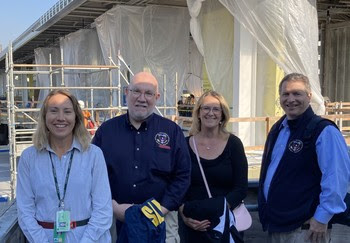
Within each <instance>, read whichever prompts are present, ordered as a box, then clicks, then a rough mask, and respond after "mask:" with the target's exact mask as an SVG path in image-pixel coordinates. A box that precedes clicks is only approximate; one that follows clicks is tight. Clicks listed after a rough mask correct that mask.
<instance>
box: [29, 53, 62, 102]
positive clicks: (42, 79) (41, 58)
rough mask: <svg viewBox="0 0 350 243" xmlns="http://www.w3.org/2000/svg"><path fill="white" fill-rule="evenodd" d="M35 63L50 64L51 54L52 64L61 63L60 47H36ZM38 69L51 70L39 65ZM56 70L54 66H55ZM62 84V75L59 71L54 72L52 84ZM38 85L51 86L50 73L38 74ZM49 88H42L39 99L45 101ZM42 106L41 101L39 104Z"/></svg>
mask: <svg viewBox="0 0 350 243" xmlns="http://www.w3.org/2000/svg"><path fill="white" fill-rule="evenodd" d="M34 54H35V63H36V64H49V63H50V55H51V63H52V64H60V58H61V54H60V49H59V48H58V47H46V48H36V49H35V50H34ZM37 70H38V71H49V68H48V67H37ZM53 70H54V68H53ZM60 84H61V75H60V73H58V72H53V74H52V85H53V86H59V85H60ZM36 86H37V87H49V86H50V75H49V74H38V75H37V76H36ZM48 93H49V90H48V89H41V90H40V91H39V97H38V101H41V102H42V101H43V100H44V99H45V97H46V96H47V94H48ZM38 106H39V107H40V106H41V103H39V104H38Z"/></svg>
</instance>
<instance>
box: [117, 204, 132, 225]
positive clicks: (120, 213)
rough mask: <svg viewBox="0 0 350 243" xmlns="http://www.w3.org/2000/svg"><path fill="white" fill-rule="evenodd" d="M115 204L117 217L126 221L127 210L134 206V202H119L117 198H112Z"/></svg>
mask: <svg viewBox="0 0 350 243" xmlns="http://www.w3.org/2000/svg"><path fill="white" fill-rule="evenodd" d="M112 205H113V213H114V215H115V217H116V218H117V219H118V220H119V221H121V222H124V220H125V211H126V210H127V209H128V208H130V207H131V206H132V204H128V203H124V204H119V203H117V202H116V201H115V200H112Z"/></svg>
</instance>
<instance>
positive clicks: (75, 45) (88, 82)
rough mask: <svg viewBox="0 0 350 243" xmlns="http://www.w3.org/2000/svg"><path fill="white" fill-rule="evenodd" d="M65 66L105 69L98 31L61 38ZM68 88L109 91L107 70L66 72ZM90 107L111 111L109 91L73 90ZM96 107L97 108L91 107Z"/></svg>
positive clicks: (88, 30) (84, 31) (65, 80)
mask: <svg viewBox="0 0 350 243" xmlns="http://www.w3.org/2000/svg"><path fill="white" fill-rule="evenodd" d="M60 46H61V48H62V50H63V62H64V64H72V65H96V66H99V65H104V63H105V62H104V60H103V55H102V51H101V47H100V43H99V40H98V36H97V32H96V30H95V29H82V30H79V31H77V32H74V33H72V34H69V35H67V36H65V37H64V38H61V40H60ZM64 84H65V86H67V87H109V86H110V81H109V78H108V71H107V70H99V69H82V70H72V69H71V70H66V71H65V75H64ZM72 92H73V94H75V95H76V97H77V98H78V99H79V100H83V101H84V102H85V104H86V107H92V105H93V106H94V107H108V106H109V101H110V99H109V93H110V91H109V90H108V89H105V90H96V89H95V90H86V89H85V90H84V89H77V90H72ZM91 103H93V104H91Z"/></svg>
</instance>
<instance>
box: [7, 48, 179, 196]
mask: <svg viewBox="0 0 350 243" xmlns="http://www.w3.org/2000/svg"><path fill="white" fill-rule="evenodd" d="M12 53H13V49H12V45H11V44H10V45H9V50H8V53H7V54H6V64H5V73H6V92H7V102H6V103H7V124H8V128H9V129H8V130H9V134H8V135H9V158H10V159H9V160H10V180H11V181H10V194H11V195H10V197H11V199H14V198H15V189H16V177H17V163H18V158H19V156H20V155H21V153H22V151H23V149H24V148H26V147H28V146H30V145H32V139H31V137H32V135H33V133H34V131H35V125H36V124H37V115H38V112H39V110H40V108H38V107H35V106H37V105H40V101H33V103H35V104H34V107H25V105H18V104H19V103H20V102H18V101H17V100H16V98H15V96H16V95H15V92H16V91H19V90H21V91H22V92H28V91H29V90H33V91H34V90H50V91H51V90H54V89H62V88H65V89H67V88H69V89H70V90H86V91H87V92H90V102H89V105H88V107H87V108H84V109H83V110H88V111H90V112H91V115H92V118H93V119H94V120H95V114H99V113H100V112H103V115H104V120H106V119H107V117H108V119H109V118H112V117H114V116H115V115H120V114H123V112H124V113H125V112H126V110H127V107H126V106H123V102H122V99H121V97H122V95H123V90H122V82H125V84H126V85H128V84H129V80H128V77H127V76H128V75H126V74H124V73H122V72H121V69H120V67H121V66H123V67H124V66H125V67H126V69H127V71H128V72H129V73H130V74H131V75H132V76H133V72H132V71H131V70H130V68H129V66H128V65H127V63H126V62H125V61H124V59H123V58H122V56H121V55H120V54H119V55H118V61H117V63H115V62H114V61H113V60H112V58H111V57H110V58H109V60H110V64H109V65H69V64H64V63H63V56H62V55H63V54H62V53H63V51H62V49H61V63H60V64H52V61H51V55H49V64H14V62H13V55H12ZM39 68H48V70H47V71H42V70H34V69H39ZM18 69H21V70H18ZM23 69H25V70H23ZM70 70H74V71H76V72H75V73H74V74H76V73H77V72H80V71H81V72H85V73H87V72H102V71H107V72H108V79H109V80H108V82H109V86H105V87H101V86H94V87H92V86H89V87H84V86H78V87H70V86H69V87H67V86H66V83H65V78H64V75H65V74H69V71H70ZM114 70H116V71H117V81H118V82H117V86H116V87H113V82H112V71H114ZM40 74H46V75H47V74H48V75H49V86H47V87H46V86H45V87H38V86H36V87H23V86H21V87H18V86H16V85H15V84H14V76H15V75H40ZM53 74H60V76H61V83H60V85H59V86H57V85H56V86H54V85H53V81H52V77H53ZM166 83H167V82H166V77H165V76H164V78H163V96H164V105H163V106H161V107H159V106H157V107H156V110H157V112H158V113H159V115H161V116H167V110H173V111H174V112H173V113H174V114H177V107H176V106H167V105H166V90H167V87H166ZM177 83H178V82H177V74H176V77H175V90H176V95H175V104H176V101H177ZM98 90H107V91H109V105H108V107H95V106H94V93H95V92H96V91H98ZM115 92H117V100H116V102H115V101H114V100H113V95H114V93H115ZM113 103H116V104H117V105H113ZM160 110H162V112H161V111H160ZM105 112H107V114H106V113H105ZM173 117H174V116H172V117H171V118H172V119H173ZM98 119H100V118H98ZM88 130H96V128H93V129H88Z"/></svg>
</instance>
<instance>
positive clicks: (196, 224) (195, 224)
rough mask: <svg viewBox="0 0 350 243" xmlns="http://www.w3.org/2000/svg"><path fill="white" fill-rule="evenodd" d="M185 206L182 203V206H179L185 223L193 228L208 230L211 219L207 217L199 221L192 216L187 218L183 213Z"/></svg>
mask: <svg viewBox="0 0 350 243" xmlns="http://www.w3.org/2000/svg"><path fill="white" fill-rule="evenodd" d="M183 207H184V205H183V204H182V205H181V207H180V208H179V213H180V215H181V218H182V220H183V221H184V223H185V224H186V225H187V226H188V227H190V228H191V229H193V230H198V231H207V229H208V228H209V227H210V221H209V220H207V219H205V220H202V221H199V220H195V219H192V218H187V217H186V216H185V215H184V214H183Z"/></svg>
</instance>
